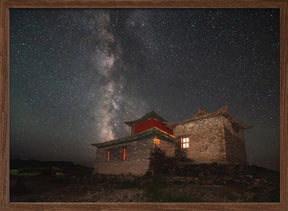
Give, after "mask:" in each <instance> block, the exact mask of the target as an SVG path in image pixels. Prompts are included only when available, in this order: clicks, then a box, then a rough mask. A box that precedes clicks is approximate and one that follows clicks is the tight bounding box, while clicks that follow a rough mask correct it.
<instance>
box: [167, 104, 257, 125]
mask: <svg viewBox="0 0 288 211" xmlns="http://www.w3.org/2000/svg"><path fill="white" fill-rule="evenodd" d="M198 113H199V115H197V114H196V115H194V117H193V118H192V119H186V120H184V121H181V122H163V124H164V125H166V126H167V127H168V128H170V129H174V128H175V126H176V125H182V124H186V123H189V122H193V121H198V120H202V119H208V118H211V117H215V116H220V115H222V116H224V117H226V118H227V119H229V120H230V121H231V122H232V123H234V124H236V125H237V126H238V127H239V128H242V129H250V128H252V126H247V125H244V124H243V123H242V122H241V121H240V120H239V119H236V118H235V117H233V116H232V114H231V113H230V112H229V111H228V106H224V107H223V108H221V109H219V110H218V111H216V112H213V113H208V112H206V111H203V110H201V109H199V111H198Z"/></svg>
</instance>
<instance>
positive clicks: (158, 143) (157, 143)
mask: <svg viewBox="0 0 288 211" xmlns="http://www.w3.org/2000/svg"><path fill="white" fill-rule="evenodd" d="M153 143H154V144H156V145H158V146H159V145H160V139H158V138H157V136H155V137H154V139H153Z"/></svg>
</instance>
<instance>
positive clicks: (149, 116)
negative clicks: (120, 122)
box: [124, 111, 166, 126]
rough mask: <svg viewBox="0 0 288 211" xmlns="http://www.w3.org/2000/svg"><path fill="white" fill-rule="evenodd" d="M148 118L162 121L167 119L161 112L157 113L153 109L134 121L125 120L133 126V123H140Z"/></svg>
mask: <svg viewBox="0 0 288 211" xmlns="http://www.w3.org/2000/svg"><path fill="white" fill-rule="evenodd" d="M148 119H157V120H159V121H160V122H166V120H165V119H163V118H162V117H161V116H159V114H157V113H156V112H155V111H151V112H149V113H147V114H145V115H144V116H143V117H141V118H140V119H136V120H134V121H129V122H124V123H125V124H127V125H129V126H133V125H135V124H138V123H140V122H144V121H146V120H148Z"/></svg>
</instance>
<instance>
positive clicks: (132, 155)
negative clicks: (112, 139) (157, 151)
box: [95, 138, 153, 175]
mask: <svg viewBox="0 0 288 211" xmlns="http://www.w3.org/2000/svg"><path fill="white" fill-rule="evenodd" d="M123 147H126V149H127V152H126V153H127V154H126V155H127V156H126V160H122V159H121V155H122V148H123ZM152 147H153V138H150V139H146V140H141V141H134V142H130V143H124V144H119V145H114V146H110V147H103V148H98V149H97V151H96V160H95V173H100V174H112V175H119V174H132V175H143V174H145V173H146V172H147V170H148V169H149V165H150V160H149V159H150V156H151V150H152ZM107 150H110V159H109V161H105V158H106V151H107Z"/></svg>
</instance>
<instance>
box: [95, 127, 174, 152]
mask: <svg viewBox="0 0 288 211" xmlns="http://www.w3.org/2000/svg"><path fill="white" fill-rule="evenodd" d="M154 136H157V137H158V138H159V139H161V140H164V141H168V142H173V141H175V140H176V139H177V137H176V136H173V135H171V134H169V133H166V132H165V131H163V130H160V129H159V128H156V127H153V128H150V129H148V130H145V131H143V132H142V133H137V134H135V135H133V136H128V137H125V138H120V139H115V140H111V141H106V142H103V143H98V144H92V145H93V146H95V147H97V148H103V147H108V146H112V145H118V144H123V143H128V142H133V141H141V140H143V139H147V138H151V137H154Z"/></svg>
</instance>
